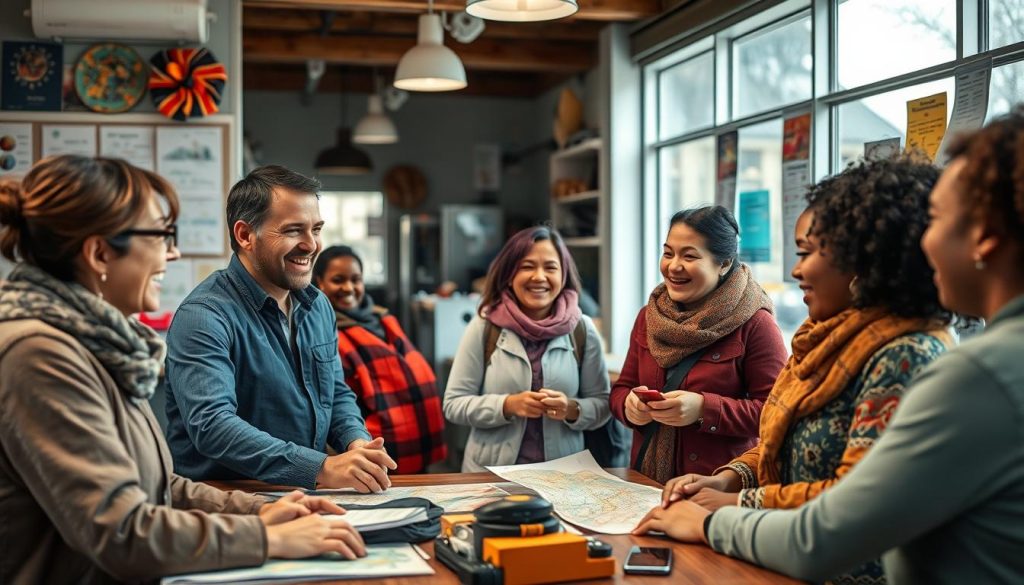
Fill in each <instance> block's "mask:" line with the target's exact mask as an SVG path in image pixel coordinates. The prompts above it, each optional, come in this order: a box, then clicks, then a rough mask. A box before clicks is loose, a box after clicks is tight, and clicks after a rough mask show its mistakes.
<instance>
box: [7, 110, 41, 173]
mask: <svg viewBox="0 0 1024 585" xmlns="http://www.w3.org/2000/svg"><path fill="white" fill-rule="evenodd" d="M32 152H33V150H32V124H11V123H7V122H2V123H0V177H12V178H19V177H22V176H24V175H25V173H27V172H28V170H29V169H30V168H32V163H33V162H35V161H34V160H32Z"/></svg>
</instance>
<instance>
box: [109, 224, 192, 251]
mask: <svg viewBox="0 0 1024 585" xmlns="http://www.w3.org/2000/svg"><path fill="white" fill-rule="evenodd" d="M129 236H163V238H164V243H166V244H167V248H168V249H170V248H172V247H175V248H176V247H177V246H178V226H177V224H171V225H169V226H167V227H166V228H165V229H162V230H155V229H154V230H124V231H123V232H121V233H119V234H117V235H116V236H114V239H119V238H127V237H129Z"/></svg>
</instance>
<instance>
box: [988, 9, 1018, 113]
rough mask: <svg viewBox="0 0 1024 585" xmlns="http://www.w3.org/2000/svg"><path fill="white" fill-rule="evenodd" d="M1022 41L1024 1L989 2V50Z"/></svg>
mask: <svg viewBox="0 0 1024 585" xmlns="http://www.w3.org/2000/svg"><path fill="white" fill-rule="evenodd" d="M1021 41H1024V0H989V2H988V44H989V48H990V49H998V48H999V47H1005V46H1006V45H1012V44H1013V43H1019V42H1021ZM1017 95H1018V96H1019V95H1021V94H1017ZM1018 99H1020V98H1018Z"/></svg>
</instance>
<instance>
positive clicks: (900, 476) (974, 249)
mask: <svg viewBox="0 0 1024 585" xmlns="http://www.w3.org/2000/svg"><path fill="white" fill-rule="evenodd" d="M949 152H950V154H951V156H952V160H951V162H950V164H949V166H948V167H947V168H946V170H945V172H943V174H942V177H941V178H940V179H939V182H938V184H937V185H936V186H935V189H934V191H932V194H931V201H930V203H931V205H930V207H929V216H930V218H931V223H930V225H929V226H928V230H927V231H926V232H925V234H924V237H923V239H922V240H921V247H922V248H923V249H924V252H925V255H926V256H927V257H928V261H929V263H930V265H931V266H932V267H934V269H935V275H934V282H935V284H936V285H937V286H938V289H939V299H940V300H941V301H942V304H943V306H945V307H946V308H948V309H950V310H953V311H956V312H958V313H961V314H966V315H972V316H977V317H983V318H984V319H985V321H986V322H987V327H986V329H985V331H984V332H983V333H982V334H981V335H978V336H977V337H975V338H973V339H971V340H970V341H967V342H966V343H964V344H963V345H961V346H960V347H957V348H955V349H953V350H951V351H950V352H949V353H947V354H945V355H944V356H942V357H940V358H939V359H938V360H937V361H936V362H935V363H934V364H933V365H932V366H931V367H929V368H927V369H926V370H925V371H924V372H923V373H922V374H921V375H920V376H919V377H918V378H916V379H915V380H914V383H913V386H912V388H911V391H910V392H908V393H907V395H906V398H905V399H904V400H903V403H902V404H901V405H900V408H899V409H898V410H897V411H896V413H895V415H894V416H893V418H892V420H891V422H890V424H889V429H888V430H887V431H886V432H885V434H884V435H882V437H881V439H879V440H878V443H877V444H876V445H875V446H874V447H873V448H872V449H871V451H870V452H869V453H868V454H867V455H866V456H865V457H864V459H863V460H862V461H861V462H860V463H859V464H857V466H856V467H854V468H853V469H852V470H850V473H849V474H847V475H846V476H845V477H844V478H843V481H841V482H839V483H838V484H837V485H836V486H835V487H833V488H831V489H829V490H827V491H825V492H824V493H822V494H821V495H820V496H819V497H817V498H815V499H814V500H812V501H811V502H809V503H808V504H807V505H804V506H801V507H800V509H798V510H751V509H744V508H740V507H736V506H728V507H724V508H721V509H719V510H717V511H715V512H713V513H709V512H708V510H706V509H704V508H702V507H700V506H698V505H696V504H694V503H693V502H691V501H686V500H684V501H678V502H675V503H673V504H671V505H670V506H669V507H668V508H667V509H662V508H660V507H659V508H656V509H655V510H652V512H651V513H650V514H648V517H647V518H645V519H644V520H643V521H642V522H641V523H640V526H638V528H637V532H646V531H648V530H664V531H665V532H666V533H668V535H669V536H671V537H673V538H675V539H677V540H683V541H688V542H702V543H710V546H711V547H712V548H713V549H715V550H716V551H719V552H721V553H724V554H727V555H730V556H734V557H739V558H742V559H746V560H749V561H751V562H755V563H758V564H760V565H762V566H765V567H768V568H771V569H774V570H776V571H781V572H783V573H786V574H788V575H791V576H793V577H797V578H799V579H803V580H811V581H820V580H823V579H826V578H828V576H829V575H834V574H836V573H839V572H840V571H843V570H846V569H847V568H848V567H851V566H854V565H856V564H857V563H860V562H863V561H864V560H865V559H870V558H876V557H878V556H880V555H882V553H885V555H884V557H883V563H884V565H885V574H886V577H887V578H888V580H889V582H890V583H893V584H894V585H901V584H911V583H913V584H917V583H920V584H925V583H927V584H929V585H930V584H936V583H937V584H944V583H948V584H953V583H1007V584H1009V583H1020V579H1021V575H1024V555H1022V554H1021V551H1024V522H1022V521H1021V519H1022V518H1024V447H1022V445H1024V424H1022V422H1021V421H1024V363H1022V361H1021V347H1024V106H1018V107H1017V109H1015V110H1014V111H1013V112H1012V113H1011V114H1009V115H1008V116H1004V117H1002V118H998V119H996V120H995V121H993V122H991V123H990V124H988V125H987V126H985V127H984V128H982V129H981V130H979V131H977V132H973V133H970V134H968V135H967V136H964V137H961V138H960V139H958V140H957V141H956V142H954V144H953V146H952V147H951V148H950V151H949Z"/></svg>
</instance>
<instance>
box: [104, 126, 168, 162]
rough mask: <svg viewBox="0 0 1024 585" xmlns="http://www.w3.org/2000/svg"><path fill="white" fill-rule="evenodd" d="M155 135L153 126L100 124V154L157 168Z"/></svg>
mask: <svg viewBox="0 0 1024 585" xmlns="http://www.w3.org/2000/svg"><path fill="white" fill-rule="evenodd" d="M155 135H156V132H155V131H154V130H153V127H152V126H100V156H107V157H112V158H123V159H124V160H126V161H128V162H129V163H131V164H133V165H135V166H137V167H139V168H141V169H146V170H147V171H152V170H155V169H156V164H155V161H154V160H153V157H154V154H153V146H154V136H155Z"/></svg>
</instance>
